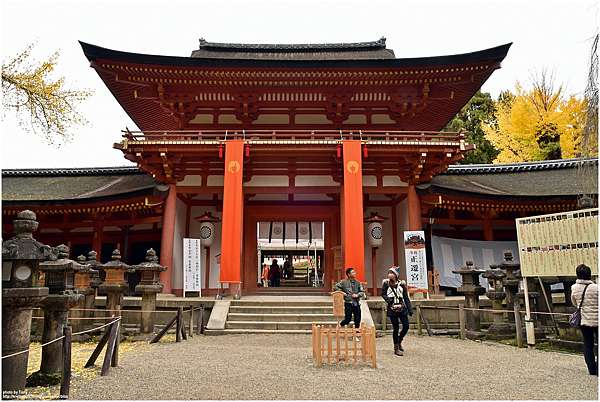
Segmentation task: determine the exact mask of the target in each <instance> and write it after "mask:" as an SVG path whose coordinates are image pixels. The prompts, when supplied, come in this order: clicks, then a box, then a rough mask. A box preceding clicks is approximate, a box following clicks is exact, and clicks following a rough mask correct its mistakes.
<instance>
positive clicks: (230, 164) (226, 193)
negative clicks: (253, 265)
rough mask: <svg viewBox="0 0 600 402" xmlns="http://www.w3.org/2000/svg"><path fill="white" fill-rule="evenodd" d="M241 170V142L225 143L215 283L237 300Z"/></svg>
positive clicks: (240, 257)
mask: <svg viewBox="0 0 600 402" xmlns="http://www.w3.org/2000/svg"><path fill="white" fill-rule="evenodd" d="M243 167H244V141H243V140H227V141H225V169H224V170H225V177H224V183H223V216H222V218H221V272H220V278H219V282H221V283H228V284H229V290H230V292H231V294H232V295H238V296H241V284H242V280H241V271H242V270H241V267H242V231H243V230H242V229H243V225H242V215H243V210H244V194H243V189H242V175H243Z"/></svg>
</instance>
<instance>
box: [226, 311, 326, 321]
mask: <svg viewBox="0 0 600 402" xmlns="http://www.w3.org/2000/svg"><path fill="white" fill-rule="evenodd" d="M335 319H336V318H335V317H334V316H333V314H285V313H283V314H247V313H229V314H228V315H227V322H233V321H246V322H249V321H264V322H303V323H304V322H322V321H332V320H335Z"/></svg>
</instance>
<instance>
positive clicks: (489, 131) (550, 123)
mask: <svg viewBox="0 0 600 402" xmlns="http://www.w3.org/2000/svg"><path fill="white" fill-rule="evenodd" d="M563 92H564V91H563V87H562V86H559V87H558V88H555V86H554V83H553V79H552V77H551V76H549V75H548V74H547V73H546V72H542V73H541V74H539V75H538V76H536V77H535V78H534V79H533V80H532V85H531V88H530V89H524V88H523V87H522V86H521V85H520V84H519V83H517V84H516V86H515V92H514V94H512V93H504V94H503V95H501V96H500V99H499V100H498V101H497V103H496V122H495V124H493V125H490V124H488V125H484V127H483V130H484V132H485V135H486V138H487V139H488V140H489V141H490V142H491V143H492V144H493V145H494V146H495V147H496V148H497V149H498V150H500V153H499V154H498V156H497V157H496V159H495V161H494V162H496V163H507V162H524V161H535V160H548V159H561V158H573V157H576V156H579V147H580V141H581V135H582V132H583V126H584V123H585V113H586V103H585V101H584V100H582V99H579V98H577V97H575V96H569V97H565V96H564V93H563Z"/></svg>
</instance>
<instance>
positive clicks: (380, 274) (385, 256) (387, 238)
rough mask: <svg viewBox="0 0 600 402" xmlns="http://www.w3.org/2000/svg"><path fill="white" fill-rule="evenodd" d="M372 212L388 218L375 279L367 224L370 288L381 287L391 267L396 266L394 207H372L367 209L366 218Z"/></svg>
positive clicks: (366, 251) (366, 246)
mask: <svg viewBox="0 0 600 402" xmlns="http://www.w3.org/2000/svg"><path fill="white" fill-rule="evenodd" d="M372 212H377V213H378V214H379V215H381V216H384V217H386V218H388V219H387V220H386V221H384V222H383V223H382V226H383V245H382V246H381V247H379V248H378V249H377V261H376V263H377V267H376V271H375V278H373V270H372V268H371V245H370V244H369V239H368V233H367V225H366V224H365V226H364V228H365V230H364V233H365V277H366V278H367V282H368V284H369V287H371V286H373V280H375V282H374V283H375V286H377V287H379V286H380V284H381V281H382V280H383V279H384V278H385V275H386V272H387V270H388V268H389V267H391V266H392V265H393V264H394V241H393V236H392V219H391V216H392V207H372V208H367V210H366V212H365V216H370V215H371V213H372Z"/></svg>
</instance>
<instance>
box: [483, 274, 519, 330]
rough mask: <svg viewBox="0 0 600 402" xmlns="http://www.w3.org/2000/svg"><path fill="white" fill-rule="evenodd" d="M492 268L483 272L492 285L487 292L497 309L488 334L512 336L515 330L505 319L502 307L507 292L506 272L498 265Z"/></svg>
mask: <svg viewBox="0 0 600 402" xmlns="http://www.w3.org/2000/svg"><path fill="white" fill-rule="evenodd" d="M490 268H491V269H488V270H487V271H485V273H484V274H483V277H484V278H486V279H487V280H488V282H489V283H490V286H491V289H490V290H488V291H487V292H486V293H485V294H486V296H487V297H488V299H490V300H491V301H492V308H493V309H494V310H496V311H494V313H493V322H492V325H490V327H489V328H488V334H487V336H488V338H490V339H506V338H512V337H513V331H512V329H511V327H510V325H509V324H508V323H507V322H505V321H504V312H503V308H502V301H503V300H504V298H505V297H506V292H505V291H504V279H505V278H506V273H505V272H504V271H503V270H501V269H499V268H498V266H497V265H490Z"/></svg>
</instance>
